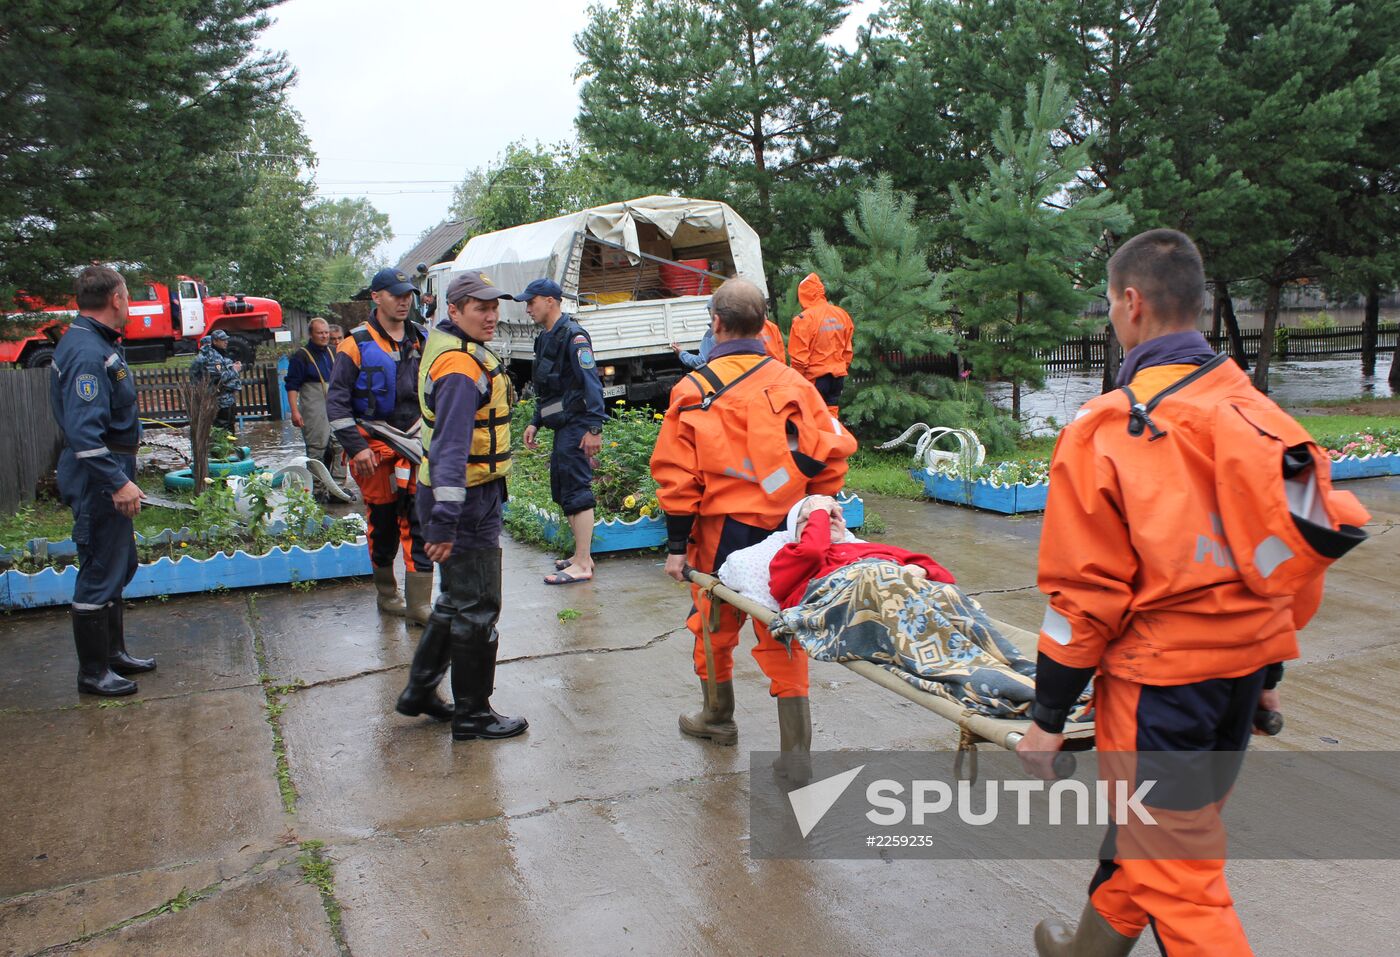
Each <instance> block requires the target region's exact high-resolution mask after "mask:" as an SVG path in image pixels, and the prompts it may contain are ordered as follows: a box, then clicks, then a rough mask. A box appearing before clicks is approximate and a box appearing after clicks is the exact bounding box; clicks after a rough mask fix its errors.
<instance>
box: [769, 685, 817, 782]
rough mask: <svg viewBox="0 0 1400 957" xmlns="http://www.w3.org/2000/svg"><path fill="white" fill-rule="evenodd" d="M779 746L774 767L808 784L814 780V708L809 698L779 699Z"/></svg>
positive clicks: (784, 774)
mask: <svg viewBox="0 0 1400 957" xmlns="http://www.w3.org/2000/svg"><path fill="white" fill-rule="evenodd" d="M778 741H779V744H778V747H779V748H780V749H781V750H782V752H783V753H782V754H781V755H779V756H778V760H776V761H774V762H773V770H774V771H776V772H777V773H778V774H779V775H780V776H782V777H784V778H786V779H787V780H788V781H790V782H792V783H794V784H798V785H802V786H805V785H806V784H807V783H808V782H809V781H811V780H812V707H811V702H810V700H809V699H807V698H779V699H778Z"/></svg>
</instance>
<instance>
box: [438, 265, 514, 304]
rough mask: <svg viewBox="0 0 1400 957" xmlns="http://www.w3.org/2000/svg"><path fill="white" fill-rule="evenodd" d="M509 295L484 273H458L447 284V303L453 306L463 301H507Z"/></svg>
mask: <svg viewBox="0 0 1400 957" xmlns="http://www.w3.org/2000/svg"><path fill="white" fill-rule="evenodd" d="M510 297H511V296H510V293H508V292H506V291H505V290H504V289H502V288H501V287H500V286H497V285H496V284H495V283H494V282H492V281H491V277H490V276H488V275H486V273H484V272H460V273H458V274H457V275H455V276H453V277H452V281H451V282H450V283H448V284H447V301H448V302H449V303H451V304H452V305H454V306H458V305H461V303H462V300H463V299H509V298H510Z"/></svg>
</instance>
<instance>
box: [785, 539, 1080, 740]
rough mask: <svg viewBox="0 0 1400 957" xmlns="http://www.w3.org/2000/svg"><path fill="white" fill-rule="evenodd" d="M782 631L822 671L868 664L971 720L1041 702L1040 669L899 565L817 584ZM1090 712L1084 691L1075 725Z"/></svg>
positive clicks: (956, 599) (954, 593)
mask: <svg viewBox="0 0 1400 957" xmlns="http://www.w3.org/2000/svg"><path fill="white" fill-rule="evenodd" d="M780 621H781V624H780V626H779V627H778V629H777V630H776V631H775V632H774V634H775V636H777V637H778V638H779V639H780V640H782V641H785V642H790V641H792V640H793V639H795V640H796V641H797V642H798V643H799V644H801V646H802V647H803V649H805V650H806V652H807V654H808V655H810V656H811V657H812V658H815V659H817V660H818V661H856V660H863V661H871V662H874V663H875V664H877V665H880V666H881V667H883V668H885V669H886V670H887V671H890V672H892V673H893V674H896V675H898V676H899V677H900V678H903V679H904V680H905V681H907V682H909V683H910V684H911V685H913V686H914V687H916V688H919V689H921V690H923V691H927V692H928V693H930V694H935V695H939V696H940V697H943V698H947V699H948V700H950V701H955V702H957V703H959V704H961V705H963V706H964V707H966V708H968V709H969V710H971V711H977V712H980V713H981V714H985V715H989V716H991V717H994V718H1024V717H1025V716H1026V714H1027V712H1028V711H1029V710H1030V706H1031V703H1032V702H1033V701H1034V700H1035V662H1033V661H1031V660H1030V659H1028V658H1026V657H1025V656H1024V655H1022V654H1021V652H1020V651H1019V650H1017V648H1016V646H1015V645H1013V644H1012V643H1011V642H1010V641H1009V640H1008V639H1007V638H1006V636H1004V635H1003V634H1002V633H1001V632H999V631H998V630H997V628H996V626H995V625H993V624H992V622H991V619H989V618H988V617H987V613H986V612H984V611H983V610H982V606H981V605H979V604H978V603H977V602H976V600H975V599H972V598H969V597H968V596H967V595H965V594H963V592H962V591H961V590H959V589H958V587H957V586H956V585H946V584H943V583H942V582H930V581H929V580H928V579H926V578H922V577H919V576H916V575H914V574H912V573H910V572H909V571H907V570H906V569H905V567H904V566H901V565H897V564H895V563H894V562H889V561H883V560H881V559H864V560H862V561H858V562H855V563H853V564H851V565H847V566H846V567H845V568H841V569H838V570H836V571H834V572H832V573H831V574H829V575H826V576H824V577H822V578H818V579H814V580H813V581H812V583H811V584H810V585H808V586H807V593H806V595H805V596H804V597H803V600H802V604H800V605H795V606H794V607H792V608H789V609H788V610H787V611H785V612H783V613H782V616H781V618H780ZM1089 712H1090V707H1089V697H1088V692H1087V691H1086V692H1085V695H1084V696H1083V697H1081V699H1080V701H1079V704H1078V705H1077V706H1076V707H1075V708H1074V709H1073V710H1072V711H1071V713H1070V720H1071V721H1086V720H1088V719H1089Z"/></svg>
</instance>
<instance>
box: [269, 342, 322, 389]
mask: <svg viewBox="0 0 1400 957" xmlns="http://www.w3.org/2000/svg"><path fill="white" fill-rule="evenodd" d="M308 354H310V356H311V359H307V358H306V357H307V355H308ZM333 365H335V353H334V352H332V351H331V348H330V346H318V345H316V344H315V343H314V342H308V343H307V344H306V345H304V346H302V347H301V348H300V349H298V350H297V351H296V352H293V353H292V354H291V356H290V357H288V359H287V374H286V375H285V376H283V377H282V382H283V383H284V384H285V385H286V386H287V391H288V392H300V391H301V387H302V386H303V385H305V384H306V383H308V382H321V383H325V384H326V385H329V384H330V381H331V367H332V366H333Z"/></svg>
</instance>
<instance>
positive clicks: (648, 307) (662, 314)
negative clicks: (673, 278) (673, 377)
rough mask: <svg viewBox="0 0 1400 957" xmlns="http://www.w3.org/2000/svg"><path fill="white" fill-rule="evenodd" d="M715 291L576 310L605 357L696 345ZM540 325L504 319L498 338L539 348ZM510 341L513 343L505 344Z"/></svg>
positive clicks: (514, 348)
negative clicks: (707, 293) (674, 344)
mask: <svg viewBox="0 0 1400 957" xmlns="http://www.w3.org/2000/svg"><path fill="white" fill-rule="evenodd" d="M709 300H710V297H709V296H685V297H683V298H680V299H653V300H644V301H641V302H616V303H609V304H607V305H603V306H582V307H580V308H579V309H578V311H577V312H576V313H575V316H576V317H577V318H578V321H579V323H580V324H581V325H582V326H583V328H585V329H587V330H588V336H589V338H590V339H592V340H593V354H594V355H595V356H596V357H597V358H598V359H599V360H600V361H603V360H608V359H622V358H627V357H630V356H647V355H656V354H658V353H662V352H669V351H670V349H671V343H673V342H674V343H677V344H679V345H680V346H682V347H684V348H688V349H694V348H695V347H696V346H698V345H699V344H700V339H701V337H703V336H704V335H705V329H706V328H707V327H708V326H709V324H710V316H709V312H708V311H707V310H706V308H705V304H706V303H708V302H709ZM536 331H537V330H536V328H535V326H534V324H533V323H530V324H528V325H519V324H517V323H514V322H510V323H505V322H503V323H501V328H500V331H499V332H498V334H497V342H496V343H493V345H496V344H498V345H500V346H501V347H502V351H504V352H506V353H507V354H508V355H510V356H517V357H522V358H523V357H528V356H531V355H532V354H533V348H534V336H535V332H536ZM507 343H509V349H505V348H504V347H505V346H506V345H507Z"/></svg>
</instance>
